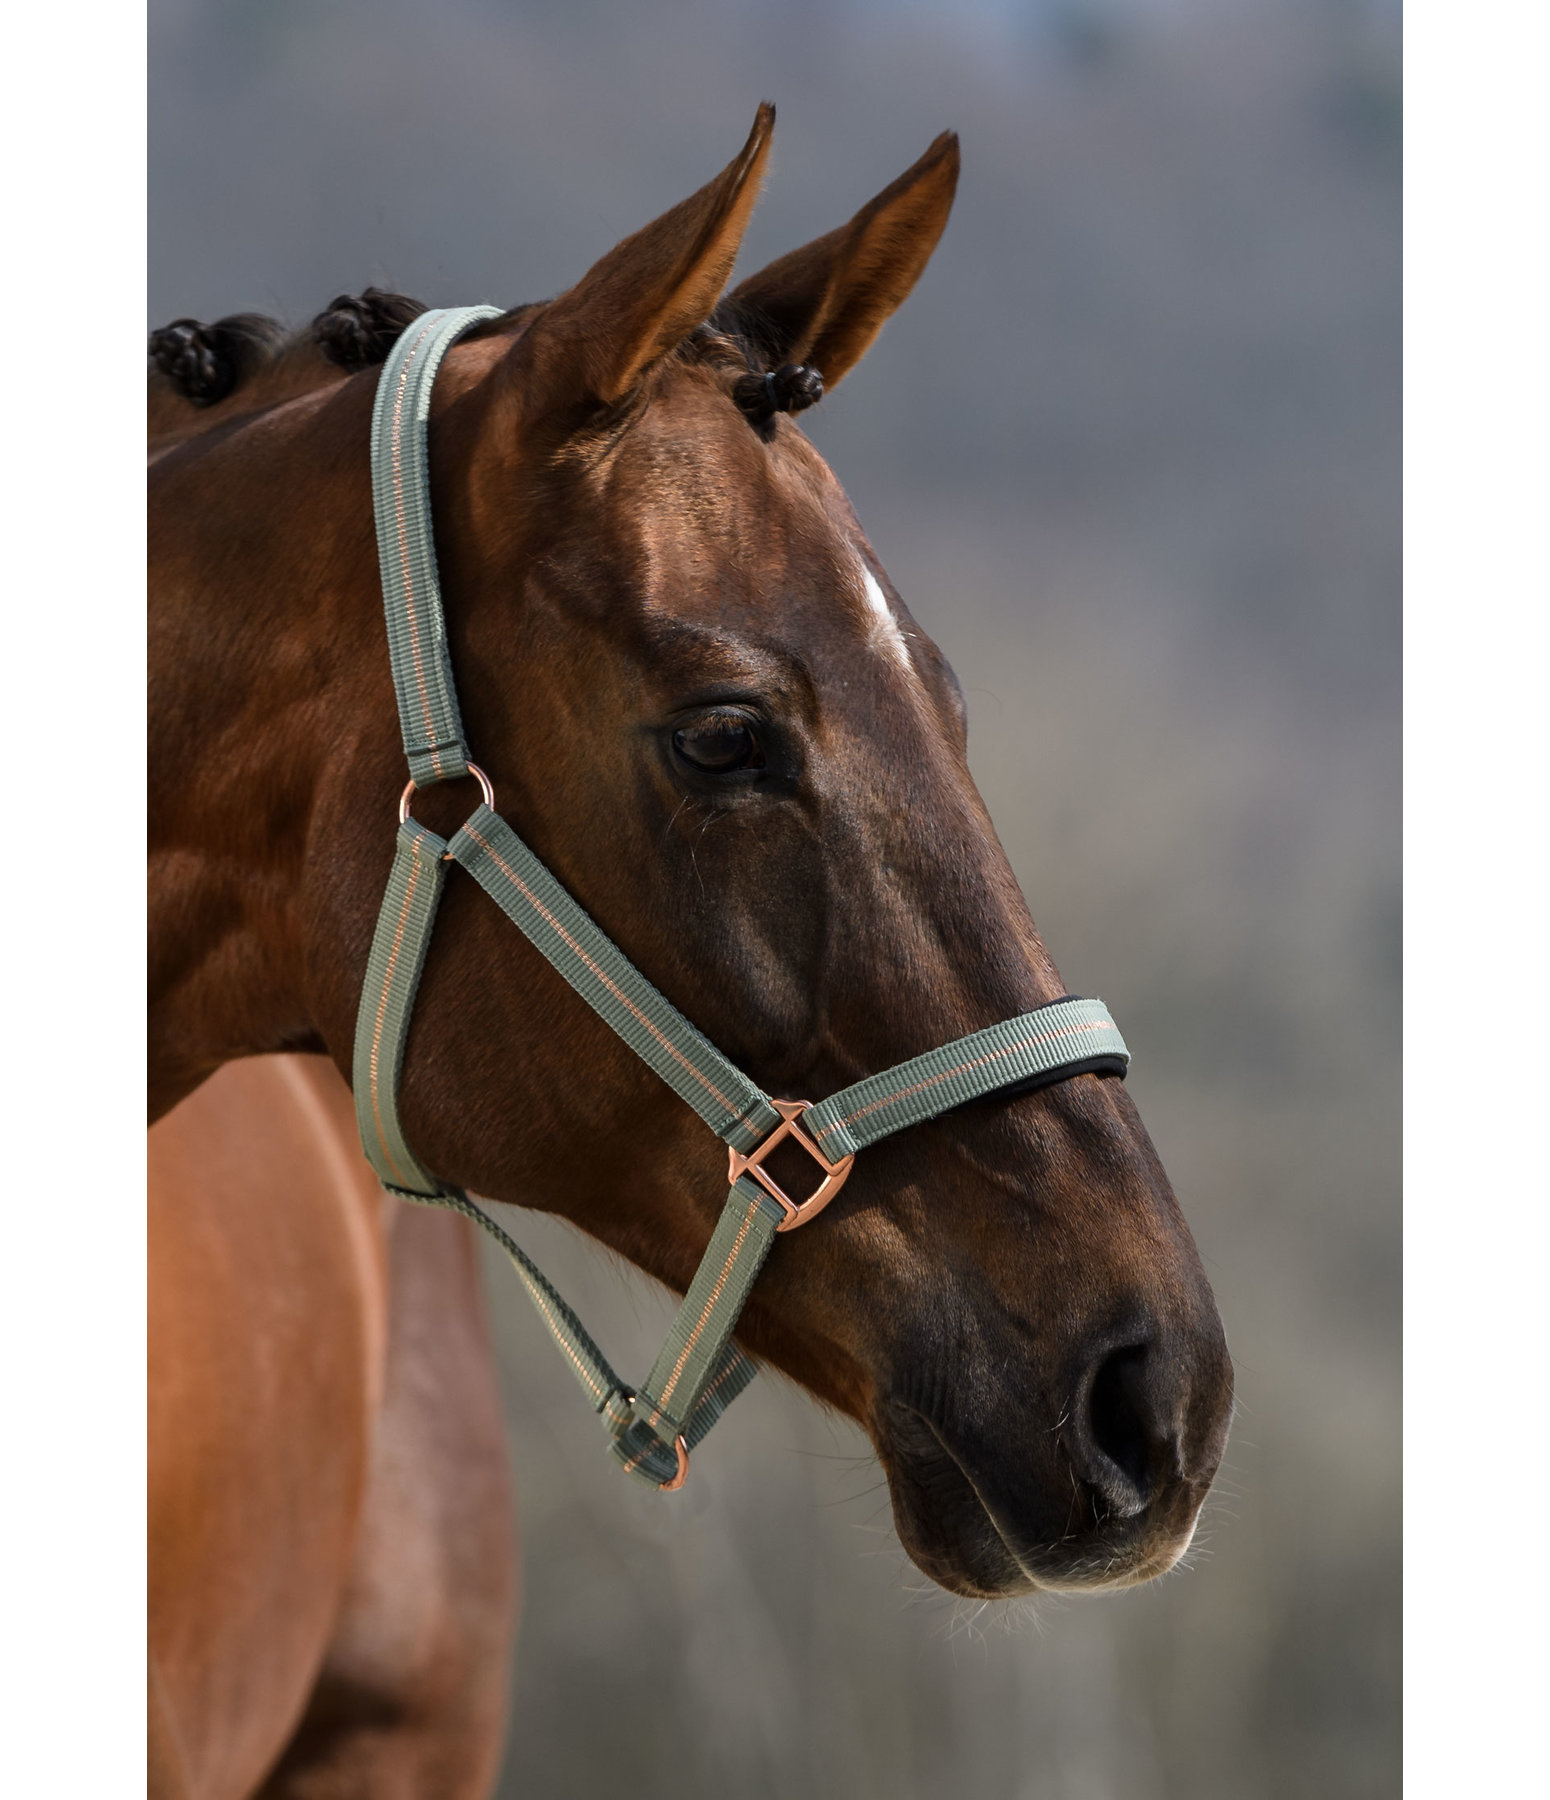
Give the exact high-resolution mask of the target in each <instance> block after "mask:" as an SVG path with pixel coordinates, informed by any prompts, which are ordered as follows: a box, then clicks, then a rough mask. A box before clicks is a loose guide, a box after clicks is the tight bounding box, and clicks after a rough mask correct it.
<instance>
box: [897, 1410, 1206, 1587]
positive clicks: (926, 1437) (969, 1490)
mask: <svg viewBox="0 0 1550 1800" xmlns="http://www.w3.org/2000/svg"><path fill="white" fill-rule="evenodd" d="M892 1410H893V1413H894V1419H893V1429H892V1430H891V1431H890V1433H889V1443H888V1449H887V1451H886V1452H885V1453H884V1455H883V1462H884V1466H885V1468H886V1470H887V1474H888V1486H889V1492H890V1496H891V1498H892V1502H893V1517H894V1527H895V1529H896V1530H897V1532H898V1534H899V1541H900V1543H901V1544H903V1546H904V1549H905V1551H906V1552H907V1554H908V1555H909V1558H910V1561H911V1562H913V1563H914V1564H915V1566H916V1567H917V1568H918V1569H919V1570H920V1571H921V1573H922V1574H924V1575H928V1576H929V1577H930V1578H931V1580H933V1581H934V1582H936V1583H937V1585H938V1586H939V1587H943V1588H946V1589H947V1591H948V1592H949V1593H951V1594H957V1595H959V1596H960V1597H962V1598H964V1599H968V1600H1011V1599H1016V1598H1018V1597H1020V1596H1025V1595H1028V1594H1035V1593H1085V1594H1093V1593H1104V1592H1110V1593H1112V1592H1114V1591H1116V1590H1118V1589H1120V1588H1128V1587H1136V1586H1139V1585H1140V1584H1141V1583H1142V1582H1146V1581H1152V1580H1154V1579H1155V1578H1156V1577H1157V1576H1159V1575H1164V1574H1166V1573H1167V1572H1168V1570H1169V1569H1171V1568H1172V1567H1173V1566H1174V1565H1175V1564H1176V1563H1177V1562H1178V1561H1179V1559H1180V1558H1181V1557H1182V1556H1183V1555H1184V1553H1185V1551H1186V1550H1187V1549H1188V1548H1189V1545H1190V1541H1191V1539H1192V1538H1193V1537H1194V1534H1195V1523H1196V1516H1197V1514H1198V1506H1195V1507H1190V1508H1189V1509H1188V1515H1187V1517H1185V1518H1182V1519H1179V1520H1177V1521H1172V1520H1170V1521H1169V1522H1168V1524H1167V1525H1164V1523H1163V1522H1162V1521H1161V1520H1152V1521H1150V1522H1148V1521H1144V1520H1140V1519H1138V1520H1134V1521H1122V1522H1117V1529H1114V1528H1111V1530H1110V1531H1108V1532H1101V1533H1098V1534H1096V1535H1092V1536H1089V1537H1088V1539H1087V1540H1086V1541H1085V1542H1079V1541H1077V1540H1076V1539H1075V1538H1074V1537H1072V1536H1067V1537H1065V1538H1063V1539H1061V1540H1060V1541H1058V1542H1054V1543H1048V1544H1029V1545H1020V1546H1018V1547H1016V1548H1014V1546H1013V1544H1012V1543H1011V1542H1009V1541H1008V1540H1009V1537H1010V1536H1011V1534H1010V1533H1009V1532H1005V1531H1003V1529H1002V1528H1001V1526H1000V1525H998V1523H997V1521H996V1517H995V1509H994V1508H993V1507H992V1506H991V1505H989V1504H987V1502H986V1500H985V1499H984V1498H983V1497H982V1495H981V1493H980V1490H979V1489H978V1487H976V1485H975V1483H974V1481H973V1479H972V1478H971V1476H970V1475H969V1474H968V1472H967V1471H966V1470H965V1469H964V1467H963V1465H962V1464H961V1463H960V1462H959V1460H958V1458H957V1457H956V1456H955V1455H954V1454H953V1452H952V1451H951V1450H950V1449H949V1448H948V1446H947V1444H946V1443H945V1442H944V1441H943V1439H942V1437H941V1435H940V1434H939V1433H938V1432H937V1430H936V1429H935V1427H934V1426H932V1425H931V1424H930V1422H929V1421H928V1420H926V1419H924V1418H923V1417H921V1415H920V1414H918V1413H915V1412H914V1411H913V1409H906V1408H897V1407H896V1408H894V1409H892ZM901 1415H903V1416H902V1417H901Z"/></svg>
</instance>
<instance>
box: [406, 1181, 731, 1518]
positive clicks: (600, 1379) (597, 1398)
mask: <svg viewBox="0 0 1550 1800" xmlns="http://www.w3.org/2000/svg"><path fill="white" fill-rule="evenodd" d="M389 1192H391V1193H396V1194H397V1195H398V1196H399V1198H401V1199H404V1200H412V1201H414V1202H416V1203H417V1204H418V1205H421V1206H444V1207H447V1208H448V1209H449V1210H450V1211H452V1212H457V1213H461V1214H462V1215H463V1216H464V1218H467V1219H472V1220H473V1222H474V1223H475V1224H476V1225H479V1226H482V1227H483V1229H484V1230H485V1231H487V1232H488V1233H489V1234H490V1236H491V1237H493V1238H494V1239H495V1241H496V1243H498V1244H499V1245H500V1247H501V1248H502V1249H503V1250H504V1251H505V1252H506V1254H507V1256H509V1257H510V1258H511V1263H512V1266H513V1268H515V1270H516V1271H517V1275H518V1276H519V1278H520V1279H521V1282H522V1285H523V1286H524V1287H525V1288H526V1289H527V1293H528V1298H529V1299H530V1300H531V1301H532V1302H533V1305H534V1306H535V1307H536V1308H537V1310H538V1316H539V1317H540V1318H541V1319H542V1320H543V1322H544V1324H545V1325H546V1326H548V1328H549V1333H550V1335H551V1336H552V1337H553V1339H554V1341H555V1343H557V1344H558V1345H559V1347H560V1350H561V1352H562V1353H563V1355H564V1357H565V1361H566V1363H567V1365H568V1366H569V1368H570V1371H571V1373H572V1374H573V1375H574V1376H575V1377H576V1380H577V1382H578V1384H579V1385H580V1387H581V1391H582V1393H584V1394H585V1395H586V1397H587V1401H588V1404H589V1405H590V1406H591V1408H592V1410H593V1412H595V1413H597V1414H598V1415H599V1416H600V1417H601V1418H602V1420H603V1423H604V1424H605V1425H606V1426H607V1427H608V1432H609V1436H610V1438H611V1439H612V1441H613V1444H614V1449H615V1452H616V1453H618V1447H619V1441H620V1435H621V1434H622V1433H624V1432H627V1431H632V1430H634V1431H636V1432H637V1437H636V1443H637V1444H638V1446H639V1449H640V1454H639V1455H637V1456H635V1457H634V1470H632V1472H634V1471H635V1470H638V1472H639V1473H640V1474H641V1475H642V1476H643V1477H644V1478H646V1479H650V1480H653V1481H655V1482H657V1483H660V1482H662V1481H665V1480H667V1479H669V1478H670V1477H671V1475H672V1474H673V1473H674V1471H675V1470H676V1467H677V1462H678V1458H677V1455H676V1453H675V1452H674V1450H673V1448H672V1440H671V1439H669V1440H668V1442H667V1443H665V1444H664V1443H662V1442H661V1441H660V1440H656V1441H652V1439H651V1435H650V1433H649V1429H647V1428H643V1427H638V1426H637V1425H636V1416H637V1410H638V1409H637V1406H636V1404H635V1396H634V1395H633V1394H632V1393H631V1391H630V1389H629V1388H628V1387H627V1386H626V1385H625V1384H624V1382H622V1381H621V1380H620V1379H619V1377H618V1376H617V1375H616V1374H615V1373H614V1370H613V1367H612V1365H611V1364H610V1363H609V1361H608V1358H607V1357H606V1356H604V1354H603V1353H602V1351H601V1350H599V1349H598V1347H597V1345H596V1344H595V1343H594V1342H593V1340H592V1337H591V1334H590V1333H589V1332H588V1331H587V1328H586V1327H585V1326H584V1325H583V1324H582V1322H581V1320H580V1319H578V1318H577V1317H576V1315H575V1313H574V1312H572V1310H571V1309H570V1307H569V1306H567V1305H566V1303H565V1301H564V1299H563V1298H562V1297H561V1296H560V1294H559V1292H558V1290H557V1289H556V1288H555V1287H554V1285H553V1284H552V1283H551V1282H550V1281H549V1280H548V1279H547V1278H546V1277H545V1275H544V1272H543V1270H542V1269H540V1268H539V1266H538V1265H537V1263H535V1262H534V1261H533V1259H532V1257H530V1256H529V1255H528V1254H527V1252H526V1251H525V1250H524V1249H523V1248H522V1246H521V1245H520V1244H518V1243H517V1242H516V1240H515V1239H514V1238H512V1237H511V1236H510V1235H509V1234H508V1233H507V1232H506V1231H504V1230H503V1229H502V1228H501V1226H500V1225H498V1224H497V1223H496V1222H495V1220H494V1219H492V1218H491V1217H490V1215H489V1214H488V1213H487V1212H486V1211H485V1210H484V1208H483V1207H481V1206H478V1205H476V1204H475V1203H474V1202H473V1201H472V1200H470V1199H469V1197H468V1196H467V1194H465V1193H463V1192H462V1191H461V1190H460V1189H457V1188H446V1189H443V1190H442V1192H440V1193H438V1194H420V1193H413V1192H410V1191H408V1190H406V1189H402V1188H390V1189H389ZM712 1242H714V1239H713V1240H712ZM760 1260H761V1261H762V1260H763V1259H762V1257H761V1258H760ZM745 1291H746V1284H745ZM692 1292H693V1290H692V1289H691V1295H692ZM685 1304H687V1301H686V1302H685ZM754 1374H755V1369H754V1365H753V1363H752V1362H751V1361H750V1360H749V1359H748V1358H747V1357H746V1356H744V1354H743V1353H742V1351H741V1350H739V1349H738V1348H737V1346H736V1345H735V1344H733V1343H731V1342H730V1341H729V1338H728V1334H727V1332H726V1331H722V1332H721V1334H720V1338H719V1340H718V1342H717V1345H716V1348H715V1351H714V1354H713V1356H712V1357H711V1358H710V1359H709V1363H708V1366H703V1367H702V1366H700V1365H697V1366H696V1370H695V1376H696V1379H697V1380H698V1382H699V1384H700V1388H701V1389H702V1390H703V1391H702V1392H697V1393H695V1394H694V1395H693V1396H692V1397H691V1396H690V1395H689V1394H688V1386H687V1373H686V1377H685V1380H684V1381H683V1382H681V1383H680V1384H679V1387H680V1392H681V1393H682V1394H683V1395H684V1397H685V1400H686V1401H687V1402H688V1403H689V1411H688V1412H687V1414H686V1419H685V1422H684V1423H683V1424H682V1425H681V1426H678V1427H677V1429H678V1430H681V1431H682V1432H683V1434H684V1439H685V1442H686V1444H687V1445H688V1447H689V1448H690V1449H691V1450H692V1449H693V1448H694V1446H695V1445H696V1444H697V1443H698V1442H699V1441H700V1439H701V1438H702V1437H704V1435H705V1433H706V1432H707V1431H709V1430H710V1428H711V1426H712V1425H714V1424H715V1422H716V1420H717V1419H719V1418H720V1417H721V1415H722V1413H723V1412H724V1411H725V1410H726V1408H727V1407H728V1406H730V1405H731V1403H732V1401H733V1400H735V1399H736V1398H737V1396H738V1395H739V1394H740V1393H741V1392H742V1391H743V1389H744V1388H745V1387H747V1385H748V1383H749V1382H750V1381H752V1380H753V1378H754ZM621 1460H623V1461H625V1462H630V1460H631V1458H630V1457H629V1456H622V1457H621Z"/></svg>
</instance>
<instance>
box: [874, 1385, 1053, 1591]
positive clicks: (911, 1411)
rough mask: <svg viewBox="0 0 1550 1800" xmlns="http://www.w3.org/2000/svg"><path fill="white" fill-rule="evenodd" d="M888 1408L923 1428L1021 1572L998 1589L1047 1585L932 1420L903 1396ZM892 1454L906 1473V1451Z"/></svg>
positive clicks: (960, 1547)
mask: <svg viewBox="0 0 1550 1800" xmlns="http://www.w3.org/2000/svg"><path fill="white" fill-rule="evenodd" d="M891 1410H893V1411H895V1412H898V1413H906V1414H908V1415H909V1417H910V1418H911V1420H913V1421H914V1422H915V1423H916V1424H917V1425H918V1426H920V1427H923V1428H924V1430H925V1432H926V1433H927V1435H928V1436H929V1437H930V1439H931V1441H932V1443H933V1445H934V1446H935V1448H936V1451H937V1453H938V1454H939V1455H940V1456H941V1457H942V1458H943V1459H944V1461H945V1462H946V1463H948V1464H949V1465H950V1466H951V1468H952V1471H953V1474H954V1475H955V1476H956V1477H957V1479H958V1480H959V1481H960V1482H961V1483H962V1484H963V1487H964V1488H965V1489H966V1490H967V1492H968V1494H969V1495H970V1496H971V1497H972V1499H973V1502H974V1505H975V1508H976V1510H977V1512H978V1515H979V1519H980V1521H981V1522H982V1523H983V1524H985V1525H988V1526H989V1528H990V1530H991V1532H992V1534H993V1535H994V1537H995V1540H996V1543H997V1544H998V1545H999V1547H1000V1548H1001V1550H1002V1551H1003V1552H1004V1553H1005V1555H1006V1558H1007V1561H1008V1563H1009V1564H1010V1565H1011V1566H1012V1568H1015V1569H1016V1570H1017V1572H1018V1574H1019V1575H1020V1576H1021V1578H1022V1579H1021V1582H1020V1583H1019V1584H1018V1585H1017V1586H1016V1587H1012V1586H1006V1587H1003V1589H1002V1590H1001V1591H1002V1593H1003V1594H1004V1595H1007V1596H1010V1595H1011V1594H1013V1593H1016V1592H1019V1591H1020V1592H1027V1591H1028V1590H1029V1589H1031V1588H1040V1587H1047V1586H1049V1585H1050V1584H1049V1583H1048V1582H1047V1581H1046V1580H1044V1579H1043V1578H1042V1577H1041V1576H1039V1575H1037V1574H1035V1573H1034V1571H1033V1570H1032V1569H1030V1568H1029V1567H1028V1566H1027V1564H1026V1562H1025V1561H1024V1559H1023V1558H1022V1556H1021V1555H1020V1554H1019V1553H1018V1550H1017V1547H1016V1546H1015V1545H1014V1544H1013V1543H1011V1542H1010V1541H1009V1540H1008V1538H1007V1535H1006V1533H1005V1532H1004V1531H1003V1530H1002V1529H1001V1525H1000V1522H999V1521H998V1520H997V1518H996V1515H995V1512H994V1510H993V1509H992V1508H991V1506H990V1505H989V1503H988V1502H987V1501H986V1499H985V1496H984V1495H983V1494H982V1493H981V1491H980V1488H979V1484H978V1483H977V1482H976V1481H975V1479H974V1477H973V1476H972V1475H971V1474H970V1473H969V1471H968V1469H967V1468H966V1467H965V1466H964V1463H963V1460H962V1458H961V1457H959V1455H958V1454H957V1452H956V1451H955V1450H954V1449H953V1447H952V1445H951V1444H950V1443H948V1441H947V1438H946V1436H945V1435H944V1433H943V1431H942V1429H941V1427H940V1426H939V1425H938V1424H937V1423H936V1422H935V1420H933V1419H931V1418H929V1417H928V1416H927V1415H926V1414H925V1413H923V1412H921V1411H920V1410H919V1408H918V1407H915V1406H912V1405H910V1404H909V1402H908V1401H904V1400H896V1401H894V1402H893V1403H892V1407H891ZM895 1458H896V1460H897V1463H898V1465H899V1466H900V1467H901V1468H902V1470H903V1472H904V1473H905V1474H906V1475H908V1474H909V1473H910V1458H909V1456H908V1453H906V1454H904V1455H902V1456H901V1455H900V1454H899V1451H898V1447H897V1446H895ZM954 1548H955V1550H958V1551H959V1553H960V1554H962V1546H961V1545H959V1546H955V1547H954ZM927 1573H931V1571H929V1570H928V1571H927ZM935 1579H938V1580H940V1579H941V1577H940V1576H936V1577H935ZM943 1585H944V1586H948V1585H949V1584H948V1583H947V1582H943ZM976 1597H979V1598H985V1597H988V1596H986V1595H985V1594H984V1593H982V1592H979V1591H976Z"/></svg>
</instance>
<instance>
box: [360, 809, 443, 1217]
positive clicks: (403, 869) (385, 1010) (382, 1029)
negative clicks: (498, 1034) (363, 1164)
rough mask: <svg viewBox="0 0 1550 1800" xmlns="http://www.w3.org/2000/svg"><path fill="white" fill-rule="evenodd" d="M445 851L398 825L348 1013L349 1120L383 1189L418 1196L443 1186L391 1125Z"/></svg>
mask: <svg viewBox="0 0 1550 1800" xmlns="http://www.w3.org/2000/svg"><path fill="white" fill-rule="evenodd" d="M446 848H447V846H446V844H445V842H444V841H443V840H442V839H441V838H439V837H437V836H436V834H435V832H433V831H426V830H425V829H424V827H423V826H420V825H416V824H415V822H414V820H413V819H408V820H406V821H405V822H404V823H403V824H402V825H401V826H399V828H398V841H397V843H396V844H395V845H394V848H393V869H392V873H391V874H390V875H389V876H388V885H387V893H386V894H384V895H383V898H382V910H381V911H380V912H379V913H378V914H377V931H376V936H375V937H373V939H372V941H371V955H370V956H369V957H368V958H367V959H366V981H365V984H364V986H363V987H362V989H361V1005H360V1011H359V1012H358V1013H357V1014H356V1015H355V1071H354V1086H355V1117H356V1122H357V1123H358V1124H359V1126H360V1131H361V1148H362V1149H363V1150H364V1151H365V1152H366V1160H367V1161H368V1162H369V1163H370V1164H371V1166H372V1167H373V1168H374V1169H375V1170H376V1171H377V1175H378V1177H379V1178H380V1179H381V1181H382V1183H383V1185H384V1186H386V1187H391V1188H393V1189H394V1190H395V1191H396V1192H399V1193H404V1192H412V1193H415V1194H417V1195H421V1196H431V1195H436V1194H441V1193H443V1192H445V1190H444V1189H443V1187H442V1185H441V1183H440V1182H439V1181H437V1179H436V1177H435V1176H434V1175H432V1174H430V1173H429V1172H428V1171H427V1170H426V1169H425V1168H423V1167H422V1166H421V1164H420V1162H419V1160H418V1158H417V1157H416V1156H415V1154H414V1152H413V1151H412V1150H411V1149H410V1148H409V1145H408V1143H407V1142H406V1141H405V1138H404V1134H403V1129H402V1127H401V1126H400V1125H399V1122H398V1081H399V1076H400V1075H401V1074H402V1072H403V1066H404V1041H405V1039H406V1037H407V1035H408V1031H409V1015H410V1013H411V1012H412V1011H413V1009H414V995H415V989H416V988H417V987H418V986H419V985H420V971H421V969H422V968H424V966H425V947H426V945H427V944H428V943H429V942H430V935H431V926H432V925H434V924H435V922H436V908H437V905H438V904H439V902H440V900H441V888H442V883H443V882H444V881H445V879H446V873H445V872H446V864H445V863H444V862H443V861H442V854H443V852H444V851H445V850H446Z"/></svg>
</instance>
